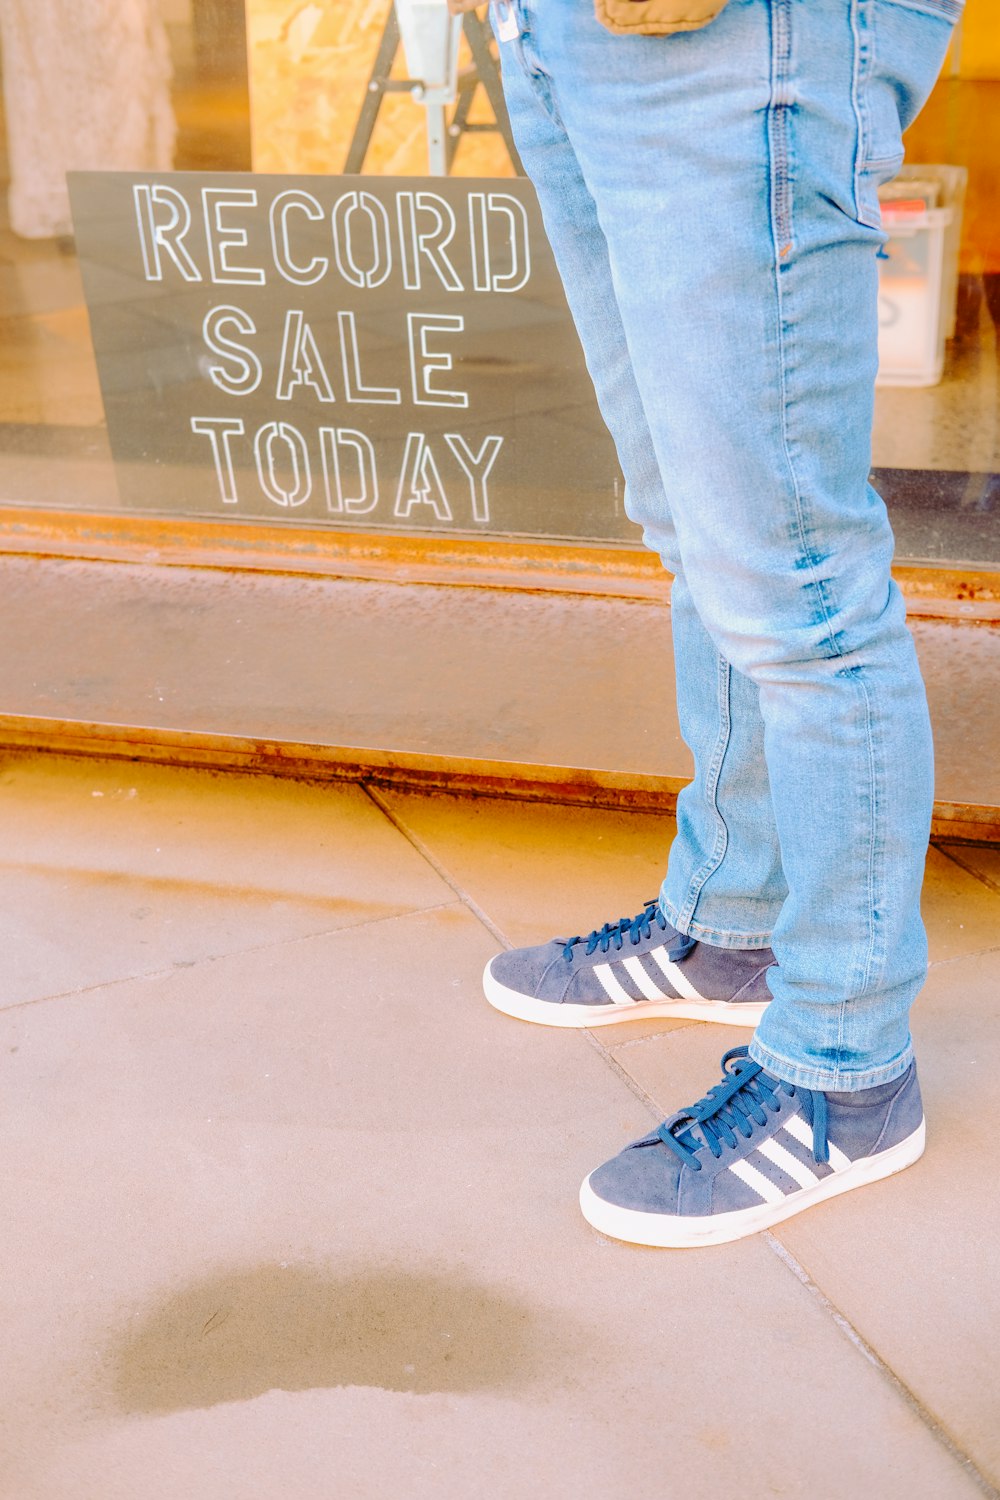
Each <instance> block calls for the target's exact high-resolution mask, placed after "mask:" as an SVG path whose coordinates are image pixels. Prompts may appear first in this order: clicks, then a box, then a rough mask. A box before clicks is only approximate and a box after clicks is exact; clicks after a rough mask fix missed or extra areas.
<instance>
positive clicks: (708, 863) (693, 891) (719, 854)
mask: <svg viewBox="0 0 1000 1500" xmlns="http://www.w3.org/2000/svg"><path fill="white" fill-rule="evenodd" d="M718 663H719V669H718V679H717V681H718V704H719V733H718V735H717V736H716V741H715V748H714V751H713V753H712V759H711V761H710V763H709V767H708V772H707V775H706V777H705V796H706V798H707V800H708V801H709V802H710V803H711V806H712V810H713V812H714V813H715V819H716V833H715V847H714V848H713V850H712V852H711V854H710V855H709V856H708V858H707V859H706V860H705V861H704V862H703V864H702V866H701V869H700V870H696V871H695V873H694V875H693V876H692V877H691V883H690V885H689V887H688V899H687V900H686V901H685V903H684V906H683V908H682V909H681V911H680V913H679V914H678V915H679V916H680V918H681V920H682V921H683V922H684V925H685V927H687V926H689V925H690V922H691V919H692V917H693V916H694V914H695V911H696V910H697V906H698V901H699V899H700V898H701V893H702V891H703V890H704V889H705V885H706V884H707V882H708V881H709V880H710V879H711V877H712V876H713V875H714V874H715V872H716V870H717V869H718V868H719V866H720V865H721V864H722V861H723V860H724V859H725V856H726V850H727V849H728V847H729V829H728V827H727V826H726V820H725V818H724V817H723V816H722V809H721V808H720V807H719V782H720V780H721V779H722V768H723V766H724V764H725V760H726V752H727V751H728V749H729V741H730V738H731V736H732V729H733V719H732V709H731V707H730V702H729V696H730V690H731V682H732V670H733V669H732V667H731V666H730V665H729V663H728V662H727V661H726V659H725V657H724V656H723V655H722V654H721V652H720V653H719V657H718ZM678 930H680V929H678Z"/></svg>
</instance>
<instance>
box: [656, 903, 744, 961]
mask: <svg viewBox="0 0 1000 1500" xmlns="http://www.w3.org/2000/svg"><path fill="white" fill-rule="evenodd" d="M660 910H661V911H662V913H663V915H664V916H665V917H666V919H667V921H668V922H669V923H670V925H671V927H674V928H676V930H677V931H678V932H680V933H683V935H684V936H685V937H692V938H695V939H696V941H697V942H699V943H707V944H708V946H709V947H710V948H732V949H736V948H770V946H771V934H770V932H721V931H720V930H719V928H717V927H706V926H704V924H703V923H701V922H685V923H684V924H683V926H682V925H681V919H680V911H679V909H678V908H677V907H675V906H672V905H671V904H670V903H669V902H667V901H664V899H663V897H662V896H661V897H660Z"/></svg>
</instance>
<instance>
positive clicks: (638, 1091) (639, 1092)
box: [583, 1027, 663, 1120]
mask: <svg viewBox="0 0 1000 1500" xmlns="http://www.w3.org/2000/svg"><path fill="white" fill-rule="evenodd" d="M583 1035H584V1036H585V1037H586V1039H587V1041H588V1042H589V1044H590V1046H591V1047H593V1048H595V1049H596V1051H597V1052H598V1053H599V1054H600V1056H601V1057H602V1058H603V1060H604V1061H605V1062H606V1063H607V1065H608V1067H609V1068H610V1069H611V1071H612V1073H614V1074H615V1075H616V1076H617V1077H618V1079H619V1080H620V1082H622V1083H624V1085H625V1087H626V1088H627V1089H628V1090H629V1092H630V1093H632V1094H634V1095H635V1097H636V1098H637V1099H638V1100H639V1101H640V1102H641V1103H642V1104H644V1105H645V1106H646V1108H647V1109H648V1110H649V1112H650V1114H651V1115H652V1116H653V1118H654V1119H655V1120H662V1119H663V1110H662V1109H661V1108H660V1106H659V1105H658V1104H657V1102H656V1100H655V1099H654V1098H653V1096H652V1094H648V1093H647V1092H646V1090H645V1089H644V1088H643V1086H642V1084H641V1083H639V1082H638V1081H637V1079H635V1078H633V1077H632V1074H631V1073H630V1072H629V1070H628V1069H627V1068H626V1067H625V1066H624V1064H623V1063H620V1062H619V1061H618V1059H617V1057H616V1056H615V1054H614V1053H613V1052H612V1051H611V1049H610V1048H609V1047H606V1046H605V1045H604V1043H603V1042H602V1041H601V1039H600V1037H599V1036H597V1034H596V1033H595V1032H594V1031H592V1030H588V1029H587V1028H586V1027H584V1028H583Z"/></svg>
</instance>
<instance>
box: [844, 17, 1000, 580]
mask: <svg viewBox="0 0 1000 1500" xmlns="http://www.w3.org/2000/svg"><path fill="white" fill-rule="evenodd" d="M990 9H991V7H990V6H989V5H988V4H987V3H985V0H971V3H970V4H969V6H968V8H967V10H966V14H965V19H964V21H963V23H962V25H961V27H960V28H959V31H958V33H957V35H956V41H955V45H954V47H953V49H952V53H951V55H950V57H949V59H948V61H947V62H946V63H945V69H944V73H943V75H942V77H941V79H940V80H939V82H938V84H937V87H936V88H935V90H934V93H933V95H932V96H931V99H930V101H929V102H928V104H927V106H926V108H925V109H924V111H923V113H922V114H921V115H920V117H919V118H918V120H917V122H916V124H915V125H914V127H913V128H912V129H911V130H910V132H909V134H908V136H907V140H906V154H907V164H908V166H907V170H908V172H909V173H910V174H912V175H913V176H914V177H920V176H921V175H925V174H923V173H922V171H921V166H922V164H925V163H929V164H931V166H933V165H934V164H937V163H948V164H952V165H961V166H964V167H965V168H966V169H967V171H968V185H967V188H966V192H965V201H964V207H963V210H962V225H961V237H960V239H959V241H958V245H957V247H956V248H957V278H956V281H955V293H954V296H953V297H951V296H949V297H948V298H947V299H946V301H947V307H946V311H947V315H948V317H949V320H951V319H953V327H954V334H953V337H952V338H950V339H949V340H948V341H947V343H946V346H945V358H944V368H943V372H942V375H941V378H940V380H939V381H938V382H937V383H935V384H931V385H926V386H923V387H914V388H907V387H905V386H894V385H880V387H879V389H878V392H877V395H876V403H875V432H874V445H873V451H874V461H875V465H876V470H877V477H878V482H879V488H880V490H881V491H882V493H883V494H884V495H885V497H886V500H887V502H888V504H889V507H890V510H891V513H892V517H893V524H894V526H895V528H896V535H897V541H898V553H899V555H900V556H901V557H902V558H906V559H915V560H929V561H934V562H944V561H957V562H967V563H973V564H976V563H978V564H980V565H986V566H992V567H997V566H1000V477H998V471H1000V378H998V365H1000V360H998V338H1000V334H998V329H1000V223H998V214H1000V31H998V30H997V27H996V21H995V16H991V15H990V14H989V12H990ZM889 249H890V250H891V249H892V243H891V242H890V246H889ZM943 270H944V274H945V275H947V270H948V268H947V265H946V266H945V267H944V268H943Z"/></svg>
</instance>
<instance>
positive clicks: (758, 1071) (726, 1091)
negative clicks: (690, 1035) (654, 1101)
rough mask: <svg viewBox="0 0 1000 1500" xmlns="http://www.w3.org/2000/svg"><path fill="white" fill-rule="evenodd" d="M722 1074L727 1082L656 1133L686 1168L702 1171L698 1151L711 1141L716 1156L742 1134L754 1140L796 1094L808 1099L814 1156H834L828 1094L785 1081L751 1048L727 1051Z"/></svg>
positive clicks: (733, 1144)
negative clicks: (829, 1139) (773, 1074)
mask: <svg viewBox="0 0 1000 1500" xmlns="http://www.w3.org/2000/svg"><path fill="white" fill-rule="evenodd" d="M722 1074H723V1077H722V1082H721V1083H717V1084H716V1085H715V1087H714V1088H712V1089H709V1091H708V1093H707V1094H706V1095H705V1097H704V1099H699V1100H698V1103H697V1104H692V1105H691V1106H690V1108H688V1109H681V1110H678V1111H677V1113H676V1114H675V1115H671V1117H670V1119H669V1120H665V1121H664V1122H663V1124H662V1125H661V1126H660V1127H659V1129H658V1130H657V1132H656V1133H657V1135H658V1136H659V1137H660V1140H661V1141H662V1142H663V1144H664V1145H665V1146H669V1147H670V1149H671V1151H673V1152H675V1153H676V1154H677V1155H678V1156H679V1157H680V1159H681V1161H682V1162H683V1163H684V1165H685V1166H686V1167H690V1168H691V1169H692V1171H695V1172H700V1171H701V1162H700V1161H699V1160H698V1152H699V1151H701V1150H703V1149H704V1147H705V1146H707V1147H708V1149H709V1151H711V1153H712V1155H713V1156H714V1157H720V1156H721V1155H722V1148H723V1145H726V1146H729V1147H730V1148H732V1147H734V1146H735V1145H736V1144H737V1136H742V1137H743V1139H744V1140H750V1138H751V1136H752V1135H753V1133H754V1128H755V1127H763V1126H766V1125H768V1124H769V1123H770V1122H769V1115H772V1114H774V1115H776V1114H780V1113H781V1111H782V1110H783V1109H785V1108H786V1107H787V1104H788V1101H789V1100H790V1099H792V1098H795V1097H796V1096H798V1097H800V1098H801V1099H802V1100H803V1103H804V1104H805V1108H806V1116H807V1119H808V1120H809V1122H810V1124H811V1125H812V1132H813V1156H814V1158H815V1159H816V1161H829V1159H830V1148H829V1145H828V1142H827V1138H826V1095H825V1094H824V1093H822V1092H819V1091H814V1090H812V1089H798V1088H795V1087H793V1085H791V1084H781V1083H779V1081H778V1079H777V1078H772V1077H771V1075H770V1073H765V1072H764V1069H763V1068H762V1067H761V1065H760V1063H756V1062H754V1061H753V1059H752V1058H751V1057H750V1056H749V1053H748V1051H747V1048H746V1047H734V1048H733V1049H732V1051H731V1052H727V1053H726V1055H725V1057H724V1058H723V1059H722Z"/></svg>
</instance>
